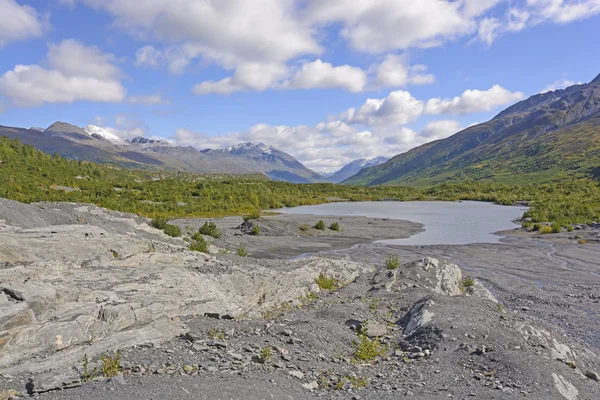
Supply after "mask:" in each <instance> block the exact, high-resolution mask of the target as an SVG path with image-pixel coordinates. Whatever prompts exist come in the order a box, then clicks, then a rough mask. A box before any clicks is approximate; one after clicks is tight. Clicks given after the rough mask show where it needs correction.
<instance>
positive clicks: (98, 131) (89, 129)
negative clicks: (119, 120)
mask: <svg viewBox="0 0 600 400" xmlns="http://www.w3.org/2000/svg"><path fill="white" fill-rule="evenodd" d="M82 130H83V131H84V132H85V133H87V134H88V135H90V136H94V135H98V136H100V137H101V138H104V139H106V140H108V141H109V142H112V143H114V144H127V142H126V141H125V140H123V139H121V138H120V137H118V136H117V135H115V134H114V133H112V132H110V131H109V130H107V129H106V128H103V127H101V126H97V125H87V126H84V127H83V128H82Z"/></svg>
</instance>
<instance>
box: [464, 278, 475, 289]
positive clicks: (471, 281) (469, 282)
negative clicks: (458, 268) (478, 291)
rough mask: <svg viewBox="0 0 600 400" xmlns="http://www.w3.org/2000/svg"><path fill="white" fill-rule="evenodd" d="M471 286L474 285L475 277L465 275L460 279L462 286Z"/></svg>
mask: <svg viewBox="0 0 600 400" xmlns="http://www.w3.org/2000/svg"><path fill="white" fill-rule="evenodd" d="M473 286H475V279H473V278H471V277H470V276H465V277H464V278H463V280H462V287H464V288H470V287H473Z"/></svg>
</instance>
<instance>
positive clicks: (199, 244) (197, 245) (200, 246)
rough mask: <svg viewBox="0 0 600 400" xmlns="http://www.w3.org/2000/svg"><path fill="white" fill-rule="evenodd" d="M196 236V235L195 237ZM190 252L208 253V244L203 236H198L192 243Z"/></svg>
mask: <svg viewBox="0 0 600 400" xmlns="http://www.w3.org/2000/svg"><path fill="white" fill-rule="evenodd" d="M194 236H196V235H194ZM190 250H192V251H199V252H201V253H208V242H207V241H206V239H204V237H203V236H202V235H197V237H196V238H195V239H194V240H193V241H192V243H190Z"/></svg>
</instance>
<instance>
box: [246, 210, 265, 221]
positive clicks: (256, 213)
mask: <svg viewBox="0 0 600 400" xmlns="http://www.w3.org/2000/svg"><path fill="white" fill-rule="evenodd" d="M261 216H262V215H261V212H260V210H258V209H257V210H254V211H252V212H251V213H250V214H247V215H245V216H244V221H250V220H253V219H260V217H261Z"/></svg>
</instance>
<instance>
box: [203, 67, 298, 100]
mask: <svg viewBox="0 0 600 400" xmlns="http://www.w3.org/2000/svg"><path fill="white" fill-rule="evenodd" d="M287 76H288V69H287V67H286V66H285V65H282V64H278V63H269V64H260V63H243V64H240V65H239V66H238V67H237V68H236V70H235V73H234V75H233V76H232V77H227V78H223V79H221V80H219V81H204V82H201V83H198V84H196V85H195V86H194V89H193V91H194V93H195V94H198V95H204V94H211V93H215V94H231V93H233V92H239V91H243V90H255V91H264V90H266V89H268V88H270V87H274V86H279V85H280V83H279V82H280V80H281V79H283V78H286V77H287Z"/></svg>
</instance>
